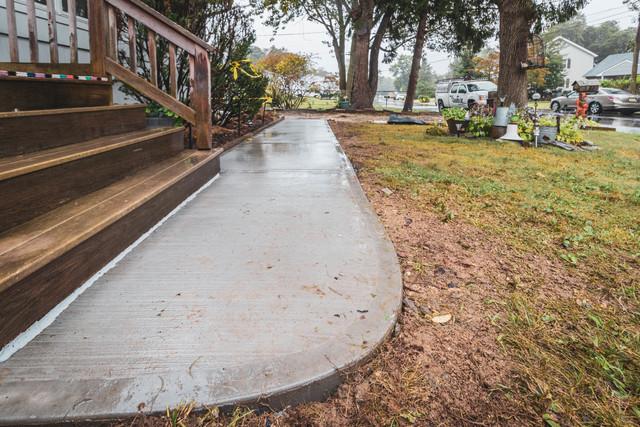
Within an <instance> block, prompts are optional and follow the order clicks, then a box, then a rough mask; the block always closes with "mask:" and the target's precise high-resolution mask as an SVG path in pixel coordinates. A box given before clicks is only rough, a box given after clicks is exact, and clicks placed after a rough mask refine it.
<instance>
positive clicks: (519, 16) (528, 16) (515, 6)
mask: <svg viewBox="0 0 640 427" xmlns="http://www.w3.org/2000/svg"><path fill="white" fill-rule="evenodd" d="M492 1H493V3H494V4H495V5H496V6H497V7H498V12H499V14H500V24H499V29H498V38H499V40H500V74H499V76H498V92H499V95H500V96H504V97H506V100H507V103H514V104H516V105H518V106H523V105H526V104H527V70H526V67H523V66H522V64H523V63H526V61H527V42H528V40H529V36H530V34H531V33H541V32H542V27H543V26H544V25H550V24H553V23H557V22H564V21H566V20H568V19H570V18H571V17H572V16H574V15H575V14H576V13H578V11H579V10H580V9H581V8H582V7H583V6H584V5H585V4H586V0H492Z"/></svg>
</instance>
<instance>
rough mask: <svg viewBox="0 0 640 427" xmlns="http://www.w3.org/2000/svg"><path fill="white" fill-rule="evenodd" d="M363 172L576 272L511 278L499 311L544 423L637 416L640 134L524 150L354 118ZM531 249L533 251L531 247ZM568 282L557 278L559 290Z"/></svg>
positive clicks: (600, 135) (638, 419)
mask: <svg viewBox="0 0 640 427" xmlns="http://www.w3.org/2000/svg"><path fill="white" fill-rule="evenodd" d="M347 131H348V132H349V134H353V135H356V136H357V137H358V140H359V141H361V142H363V143H365V142H366V143H368V147H367V148H368V151H367V154H366V155H364V156H361V157H359V158H358V162H359V165H358V167H359V173H361V174H367V176H368V178H372V179H373V180H374V182H377V183H378V184H379V185H381V186H384V187H389V188H392V189H393V190H394V191H395V192H400V193H402V194H404V195H406V196H407V197H410V198H412V199H413V200H414V202H415V203H416V205H417V206H420V207H423V208H424V209H429V210H432V211H434V212H437V213H439V214H440V215H442V220H443V221H464V222H467V223H470V224H473V225H475V226H477V227H478V228H480V229H482V230H484V231H485V232H487V233H488V235H494V236H496V237H497V238H500V239H501V240H503V241H505V242H506V243H507V244H508V245H509V247H511V248H512V249H513V250H514V251H518V252H521V253H523V254H525V255H524V257H523V260H524V261H523V266H522V271H521V272H515V274H526V272H527V265H526V263H527V262H531V261H527V254H535V255H536V256H538V257H541V258H542V259H548V260H550V262H551V263H552V264H553V265H557V266H559V267H554V268H560V269H561V270H562V271H560V272H559V275H564V276H573V277H578V278H579V283H580V286H579V287H576V288H575V289H568V290H567V289H563V290H562V291H560V290H558V291H557V292H555V291H554V288H555V287H556V284H554V283H539V284H538V285H539V287H537V286H531V285H527V286H518V285H514V286H513V289H510V290H509V291H508V292H507V293H506V294H505V295H506V296H505V298H504V300H503V301H500V304H499V305H500V306H501V307H503V312H502V313H501V315H500V316H499V318H497V320H496V321H495V322H494V324H495V325H496V327H497V328H498V329H499V332H500V340H499V341H500V343H501V345H502V346H503V348H504V351H506V352H507V353H508V354H509V356H510V358H511V359H513V361H514V363H515V364H516V366H517V367H518V368H517V372H518V375H517V379H516V382H517V384H519V386H520V387H521V390H520V391H521V392H522V393H524V395H525V396H527V401H526V404H527V405H528V406H530V407H531V408H532V410H534V411H535V413H536V414H538V416H539V417H540V418H539V419H540V423H546V424H547V425H550V426H555V425H632V424H637V423H640V326H639V325H640V301H639V296H640V264H639V259H640V137H638V136H633V135H628V134H621V133H608V132H591V133H588V134H587V139H589V140H591V141H593V142H595V143H596V144H598V145H599V146H600V147H601V150H599V151H596V152H577V153H575V152H566V151H562V150H558V149H537V150H534V149H523V148H521V147H520V146H518V145H515V144H509V143H499V142H495V141H490V140H471V139H466V138H452V137H433V136H425V135H424V129H423V128H420V127H412V126H393V127H391V126H385V125H375V124H349V125H348V129H347ZM529 257H530V256H529ZM561 285H562V284H561V283H558V284H557V287H558V288H559V289H560V288H561V287H562V286H561Z"/></svg>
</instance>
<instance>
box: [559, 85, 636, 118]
mask: <svg viewBox="0 0 640 427" xmlns="http://www.w3.org/2000/svg"><path fill="white" fill-rule="evenodd" d="M577 100H578V92H575V91H573V92H569V93H568V94H567V95H566V96H559V97H557V98H553V99H552V100H551V110H553V111H556V112H558V111H567V110H575V109H576V101H577ZM587 103H588V105H589V110H588V111H589V114H594V115H595V114H600V113H602V112H603V111H619V112H620V113H622V114H633V113H635V112H636V111H640V95H633V94H632V93H630V92H627V91H626V90H622V89H616V88H611V87H601V88H600V89H599V90H598V92H597V93H592V94H589V95H587Z"/></svg>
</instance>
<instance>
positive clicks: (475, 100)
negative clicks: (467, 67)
mask: <svg viewBox="0 0 640 427" xmlns="http://www.w3.org/2000/svg"><path fill="white" fill-rule="evenodd" d="M497 90H498V87H497V86H496V85H495V84H494V83H492V82H490V81H489V80H445V81H440V82H438V85H437V86H436V100H437V103H438V109H439V110H442V109H443V108H450V107H462V108H471V107H472V106H473V105H474V104H479V105H484V104H486V103H487V101H488V99H489V94H490V92H496V91H497Z"/></svg>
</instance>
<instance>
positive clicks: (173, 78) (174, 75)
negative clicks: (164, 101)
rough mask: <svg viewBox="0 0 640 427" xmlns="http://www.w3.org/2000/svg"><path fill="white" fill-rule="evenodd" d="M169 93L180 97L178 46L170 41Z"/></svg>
mask: <svg viewBox="0 0 640 427" xmlns="http://www.w3.org/2000/svg"><path fill="white" fill-rule="evenodd" d="M169 93H170V94H171V96H173V97H174V98H177V97H178V72H177V70H176V46H175V45H174V44H173V43H171V42H169Z"/></svg>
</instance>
